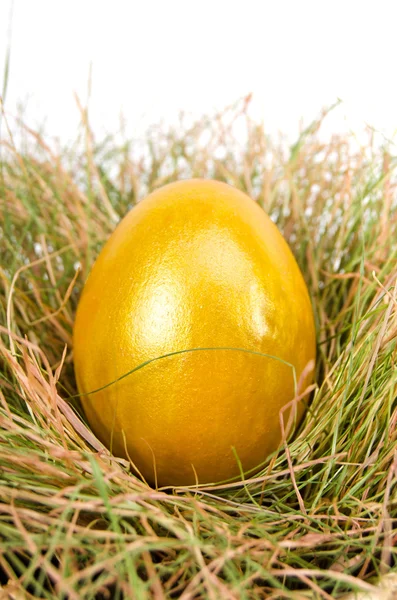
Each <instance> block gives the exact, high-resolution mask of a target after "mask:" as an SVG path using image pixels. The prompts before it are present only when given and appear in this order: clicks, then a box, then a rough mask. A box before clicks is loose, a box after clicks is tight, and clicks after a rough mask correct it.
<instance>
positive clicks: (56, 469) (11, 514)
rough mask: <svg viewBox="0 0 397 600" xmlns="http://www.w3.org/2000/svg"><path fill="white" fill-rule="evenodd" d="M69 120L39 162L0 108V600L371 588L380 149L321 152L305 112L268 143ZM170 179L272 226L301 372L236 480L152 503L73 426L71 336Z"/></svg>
mask: <svg viewBox="0 0 397 600" xmlns="http://www.w3.org/2000/svg"><path fill="white" fill-rule="evenodd" d="M83 121H84V123H83V125H84V126H83V127H82V130H81V136H80V138H79V140H78V144H77V145H76V146H75V147H73V149H70V148H69V150H62V151H56V150H54V145H51V146H50V145H48V144H47V143H46V141H45V140H44V139H43V137H42V136H40V135H39V134H38V133H36V132H34V131H31V130H29V129H28V128H27V127H24V126H21V131H23V141H22V142H16V141H15V137H14V133H12V132H11V131H10V130H9V129H8V125H9V123H8V120H7V118H6V117H5V115H3V124H2V131H3V135H2V140H1V156H0V160H1V165H0V167H1V170H0V223H1V228H0V281H1V288H0V335H1V337H0V376H1V379H0V442H1V443H0V502H1V504H0V579H1V585H2V587H1V589H0V596H1V597H2V598H10V599H19V598H60V599H65V600H66V599H68V600H69V599H70V600H73V599H76V600H77V599H81V598H84V599H102V598H103V599H106V598H111V599H113V598H115V599H117V598H119V599H121V598H137V599H144V598H151V597H153V598H156V599H163V598H164V599H165V598H183V599H184V600H188V599H191V600H193V599H197V598H210V599H218V598H220V599H225V600H227V599H240V598H242V599H247V600H248V599H254V598H296V599H298V598H299V599H308V598H310V599H313V598H337V597H342V596H346V595H349V594H353V596H351V597H361V594H364V595H365V594H366V596H365V597H373V598H378V597H379V598H380V597H381V595H380V594H381V593H382V594H387V593H388V592H387V589H389V591H390V590H391V589H392V588H391V587H390V586H389V588H387V586H386V587H385V585H386V584H385V582H387V581H391V582H392V584H391V586H392V585H393V583H394V582H395V580H394V579H393V573H397V485H396V483H397V350H396V348H397V285H396V284H397V201H396V183H397V178H396V164H397V161H396V159H395V157H394V156H393V152H392V146H390V144H388V143H387V142H385V143H383V144H376V143H375V141H374V137H373V136H371V135H369V136H368V142H367V143H366V144H361V145H360V144H359V143H358V142H357V140H356V139H355V138H354V137H353V136H351V137H349V136H332V137H330V139H328V140H327V141H322V139H321V138H320V136H319V129H320V127H321V123H322V118H320V119H319V120H317V121H315V122H314V123H313V124H312V125H311V126H310V127H309V128H308V129H306V130H305V131H304V132H302V134H301V136H300V137H299V139H298V141H297V143H296V144H295V145H294V146H292V147H288V146H287V145H286V144H285V143H284V142H283V140H282V139H280V140H277V141H275V140H274V139H270V138H269V137H268V136H267V135H266V134H265V132H264V129H263V127H262V126H261V125H260V124H258V123H257V122H255V121H254V120H253V119H252V118H251V117H250V115H249V108H248V106H247V102H245V101H243V102H240V103H237V105H234V106H233V107H231V108H229V109H227V110H226V111H224V112H223V113H222V114H219V115H212V116H211V117H208V118H207V117H205V118H202V119H199V120H198V121H194V122H193V121H192V120H189V119H186V118H182V119H181V122H180V123H179V125H178V126H175V127H167V128H165V127H160V126H159V127H156V128H153V129H151V130H150V131H148V133H147V136H146V138H145V139H144V140H140V141H139V142H131V141H126V140H120V139H119V138H112V137H109V138H106V139H105V140H103V141H101V142H97V141H96V140H95V138H94V136H93V134H92V132H91V131H90V128H89V126H88V124H87V119H86V114H85V113H84V119H83ZM190 177H205V178H213V179H218V180H221V181H226V182H227V183H230V184H232V185H234V186H236V187H238V188H240V189H242V190H244V191H245V192H247V193H248V194H249V195H250V196H251V197H252V198H254V199H255V200H256V201H257V202H258V203H259V204H260V206H262V207H263V209H264V210H265V211H266V212H267V213H268V214H269V215H270V216H271V218H272V219H273V220H274V221H275V222H276V223H277V225H278V227H279V229H280V230H281V232H282V233H283V235H284V237H285V238H286V240H287V241H288V243H289V244H290V246H291V248H292V250H293V253H294V255H295V257H296V259H297V261H298V263H299V265H300V267H301V269H302V272H303V274H304V277H305V279H306V282H307V285H308V287H309V291H310V294H311V298H312V301H313V306H314V312H315V318H316V326H317V341H318V360H317V365H316V377H315V385H314V386H313V389H312V390H311V400H310V405H309V409H308V410H307V412H306V415H305V418H304V420H303V422H302V423H301V425H300V427H299V429H298V430H297V431H296V432H295V435H294V436H293V437H292V438H291V439H289V440H288V441H285V440H284V442H283V443H282V444H281V446H280V448H279V449H278V451H277V452H276V453H275V454H274V455H273V456H271V457H270V458H269V460H268V462H267V463H266V464H265V465H264V466H263V468H262V470H261V471H260V472H258V473H256V474H255V476H253V477H250V478H248V477H247V478H245V480H239V481H234V482H230V483H227V484H224V485H217V484H216V482H214V485H205V486H193V487H190V488H174V489H166V490H165V489H154V488H151V487H149V486H148V485H147V484H146V483H145V482H143V481H141V480H140V479H139V478H138V477H136V476H135V475H134V473H133V472H132V470H131V468H130V465H129V464H128V463H127V462H126V461H125V460H122V459H119V458H117V457H114V456H112V455H111V453H110V452H109V451H108V450H107V449H106V448H104V447H103V446H102V444H101V443H100V442H99V441H98V440H97V439H96V438H95V436H94V434H93V433H92V432H91V431H90V429H89V427H88V425H87V423H86V422H85V420H84V415H83V414H82V412H81V409H80V406H79V403H78V399H76V394H77V389H76V383H75V379H74V372H73V345H72V327H73V321H74V314H75V309H76V305H77V302H78V299H79V296H80V293H81V290H82V286H83V284H84V281H85V278H86V276H87V274H88V272H89V270H90V268H91V266H92V264H93V261H94V260H95V258H96V256H97V254H98V252H99V250H100V248H101V247H102V245H103V243H104V242H105V240H106V239H107V238H108V236H109V235H110V233H111V232H112V230H113V229H114V227H115V225H116V223H117V222H118V220H119V219H120V218H121V217H122V216H123V215H124V214H125V213H126V212H127V211H128V210H129V209H130V208H132V207H133V206H134V204H135V203H136V202H138V201H139V199H141V198H142V197H144V196H145V195H146V194H147V193H148V192H149V191H150V190H152V189H154V188H156V187H159V186H161V185H163V184H165V183H168V182H171V181H175V180H178V179H181V178H190ZM385 590H386V591H385ZM391 593H392V592H391V591H390V594H391ZM354 594H356V596H354ZM363 597H364V596H363ZM382 597H387V596H382ZM390 597H392V596H390Z"/></svg>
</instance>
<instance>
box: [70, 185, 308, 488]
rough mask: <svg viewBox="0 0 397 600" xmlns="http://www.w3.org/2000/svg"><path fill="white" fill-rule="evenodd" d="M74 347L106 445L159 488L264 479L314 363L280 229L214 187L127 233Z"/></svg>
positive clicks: (105, 268)
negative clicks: (263, 467) (259, 472)
mask: <svg viewBox="0 0 397 600" xmlns="http://www.w3.org/2000/svg"><path fill="white" fill-rule="evenodd" d="M73 342H74V365H75V373H76V380H77V385H78V389H79V393H80V394H81V399H82V404H83V407H84V410H85V414H86V416H87V419H88V422H89V424H90V425H91V427H92V429H93V431H94V433H95V434H96V435H97V436H98V438H99V439H100V440H101V441H102V442H103V443H104V444H105V445H106V446H107V447H108V448H110V449H111V451H112V452H113V453H114V454H115V455H117V456H122V457H126V458H128V460H130V461H131V464H132V468H133V470H134V472H136V473H139V474H141V476H142V477H144V478H145V480H146V481H147V482H148V483H150V484H152V485H157V486H174V485H190V484H195V483H200V484H203V483H211V482H219V481H225V480H227V479H230V478H233V477H236V476H238V477H239V476H241V475H242V474H243V473H245V474H246V473H249V472H251V473H252V472H255V469H256V468H258V465H260V464H261V463H263V461H265V459H266V458H267V457H268V456H269V454H270V453H271V452H273V451H274V450H276V449H277V447H278V445H279V444H280V441H281V437H282V436H281V428H280V411H281V410H282V409H283V408H284V407H286V405H288V403H290V402H291V400H292V399H293V398H294V396H295V395H296V393H297V383H298V382H299V381H300V380H301V382H300V383H301V388H300V389H303V388H304V387H305V386H307V385H308V384H309V383H310V382H311V378H312V373H309V371H308V370H307V366H308V365H310V363H312V362H313V361H314V359H315V354H316V350H315V326H314V318H313V310H312V306H311V301H310V298H309V294H308V290H307V287H306V284H305V282H304V279H303V277H302V274H301V272H300V270H299V267H298V265H297V263H296V261H295V258H294V256H293V254H292V252H291V250H290V248H289V247H288V245H287V243H286V242H285V240H284V238H283V237H282V235H281V234H280V232H279V231H278V229H277V227H276V225H275V224H274V223H273V222H272V221H271V219H270V218H269V217H268V216H267V215H266V213H265V212H264V211H263V210H262V209H261V208H260V207H259V206H258V204H256V203H255V202H254V201H253V200H252V199H251V198H249V197H248V196H247V195H246V194H244V193H243V192H241V191H239V190H237V189H235V188H233V187H231V186H229V185H227V184H225V183H221V182H218V181H212V180H204V179H192V180H184V181H179V182H175V183H171V184H169V185H166V186H164V187H162V188H160V189H157V190H156V191H154V192H152V193H151V194H149V195H148V196H147V197H146V198H145V199H144V200H142V201H141V202H139V203H138V204H137V205H136V206H135V207H134V208H133V209H132V210H131V211H130V212H129V213H128V214H127V215H126V216H125V217H124V219H123V220H122V221H121V222H120V223H119V225H118V226H117V227H116V229H115V231H114V232H113V234H112V235H111V236H110V238H109V240H108V241H107V243H106V244H105V246H104V247H103V249H102V251H101V252H100V254H99V256H98V258H97V260H96V262H95V264H94V266H93V268H92V271H91V273H90V275H89V277H88V279H87V282H86V284H85V287H84V290H83V293H82V295H81V298H80V301H79V304H78V309H77V314H76V319H75V325H74V333H73ZM140 366H141V368H139V367H140ZM302 411H303V406H302V403H298V410H297V415H298V418H299V417H300V416H301V415H302ZM286 415H288V411H287V412H286V413H285V414H284V419H285V418H286Z"/></svg>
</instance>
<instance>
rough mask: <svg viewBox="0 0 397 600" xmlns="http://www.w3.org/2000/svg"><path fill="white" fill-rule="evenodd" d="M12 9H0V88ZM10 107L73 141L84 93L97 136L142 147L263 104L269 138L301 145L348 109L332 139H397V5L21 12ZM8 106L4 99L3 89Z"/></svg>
mask: <svg viewBox="0 0 397 600" xmlns="http://www.w3.org/2000/svg"><path fill="white" fill-rule="evenodd" d="M11 8H12V2H11V1H10V0H0V90H1V89H2V81H1V80H2V77H3V74H4V68H3V65H4V61H5V52H6V48H7V44H8V41H7V40H8V39H9V33H10V32H9V31H8V30H9V15H10V12H11ZM12 12H13V19H12V30H11V60H10V74H9V81H8V91H7V96H6V100H5V107H6V111H7V113H8V114H9V115H13V114H15V113H16V112H17V105H18V103H22V104H23V105H24V106H25V119H26V120H27V121H28V124H29V125H31V126H36V125H38V124H42V123H43V122H44V121H45V124H46V131H47V132H48V133H49V134H51V135H54V136H60V138H61V139H62V141H68V140H70V139H72V138H74V136H75V134H76V128H77V123H78V120H79V113H78V110H77V107H76V103H75V100H74V92H76V93H77V94H78V95H79V96H80V98H81V99H82V102H83V103H85V102H86V100H87V88H88V79H89V73H90V65H92V91H91V98H90V114H91V121H92V125H93V127H94V130H96V131H98V132H102V131H115V130H117V129H118V127H119V124H120V114H121V112H122V113H123V115H124V117H125V120H126V123H127V131H128V134H129V135H132V136H134V137H136V136H140V135H141V134H142V132H143V131H144V129H145V128H146V127H147V125H148V124H150V123H153V122H156V121H158V120H159V119H160V118H162V119H164V120H165V121H173V120H175V119H176V117H177V114H178V112H179V110H181V109H183V110H186V111H190V112H193V113H194V114H197V115H200V114H201V113H203V112H207V111H211V110H213V109H215V108H221V107H223V106H225V105H227V104H230V103H232V102H234V101H235V100H237V99H238V98H239V97H241V96H243V95H246V94H248V93H251V92H252V93H253V112H254V113H255V114H256V115H258V118H259V117H261V118H263V119H264V124H265V128H266V130H267V131H268V132H275V131H278V130H280V131H282V132H284V133H285V134H287V135H288V136H289V137H291V138H293V137H294V136H295V134H296V132H297V130H298V127H299V121H300V118H301V117H303V121H304V123H306V124H307V123H308V122H310V121H311V120H312V119H313V118H315V117H316V116H317V114H318V113H319V112H320V110H321V108H322V107H323V106H326V105H330V104H332V103H333V102H334V101H335V100H336V98H337V97H340V98H341V99H342V100H343V101H344V102H343V105H342V106H341V107H340V108H339V109H338V110H337V112H336V113H335V114H334V115H333V117H332V118H331V119H330V120H329V121H328V128H329V130H330V131H332V130H339V129H343V128H353V129H355V130H360V129H361V128H362V127H363V126H364V125H365V123H366V122H367V123H369V124H371V125H372V126H374V127H375V128H377V129H379V130H381V131H382V132H384V133H385V134H386V135H387V136H388V137H389V138H391V137H393V136H394V139H397V138H396V136H395V133H396V129H397V66H396V59H397V1H396V0H390V1H386V0H376V1H354V0H344V1H340V0H333V1H332V0H315V1H309V0H291V1H287V0H271V1H266V0H256V1H255V0H238V1H236V0H227V1H224V0H211V1H207V0H184V1H177V0H159V1H155V0H136V1H135V0H130V1H127V0H125V1H123V0H107V1H100V0H96V1H95V0H14V3H13V11H12ZM0 94H1V91H0Z"/></svg>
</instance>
